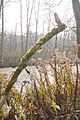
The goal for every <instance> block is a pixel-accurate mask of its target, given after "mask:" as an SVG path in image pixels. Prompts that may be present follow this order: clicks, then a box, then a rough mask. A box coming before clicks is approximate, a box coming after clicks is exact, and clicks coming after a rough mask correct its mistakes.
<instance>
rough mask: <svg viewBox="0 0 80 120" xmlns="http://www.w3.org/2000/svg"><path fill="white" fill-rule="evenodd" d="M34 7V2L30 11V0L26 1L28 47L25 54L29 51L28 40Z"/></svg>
mask: <svg viewBox="0 0 80 120" xmlns="http://www.w3.org/2000/svg"><path fill="white" fill-rule="evenodd" d="M33 5H34V0H33V1H32V5H31V10H30V9H29V8H30V0H26V8H27V21H26V47H25V52H26V51H27V49H28V39H29V31H30V23H31V16H32V12H33ZM29 11H30V12H29Z"/></svg>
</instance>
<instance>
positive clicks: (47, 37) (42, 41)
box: [0, 24, 66, 110]
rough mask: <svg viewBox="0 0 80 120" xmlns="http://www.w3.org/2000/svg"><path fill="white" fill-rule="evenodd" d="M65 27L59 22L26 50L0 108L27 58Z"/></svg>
mask: <svg viewBox="0 0 80 120" xmlns="http://www.w3.org/2000/svg"><path fill="white" fill-rule="evenodd" d="M65 28H66V26H65V24H61V25H60V26H58V27H57V28H53V29H52V30H51V32H48V33H47V34H46V35H45V36H43V37H42V38H40V39H39V40H38V41H37V42H36V44H35V45H34V46H33V47H32V48H31V49H29V50H28V52H27V53H26V54H25V55H24V56H23V57H22V58H21V61H20V63H19V64H18V67H17V69H16V71H15V72H14V74H13V76H12V78H11V80H10V81H9V83H8V85H7V87H6V89H5V92H4V95H3V96H2V98H1V99H3V102H2V103H1V101H0V110H1V108H2V106H3V104H4V103H5V99H4V98H5V97H4V96H7V95H8V94H9V92H10V90H11V88H12V87H13V85H14V83H15V82H16V81H17V78H18V76H19V74H20V73H21V72H22V70H23V69H24V68H26V66H27V64H28V61H29V59H30V58H31V57H32V56H33V55H34V54H35V53H36V51H37V50H39V49H40V48H41V46H42V45H44V44H45V43H46V42H48V41H49V40H50V39H51V38H52V37H54V36H55V35H56V34H58V33H59V32H61V31H63V30H64V29H65Z"/></svg>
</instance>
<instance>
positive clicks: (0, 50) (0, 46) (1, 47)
mask: <svg viewBox="0 0 80 120" xmlns="http://www.w3.org/2000/svg"><path fill="white" fill-rule="evenodd" d="M1 10H2V37H1V40H0V67H2V66H3V61H2V52H3V40H4V0H1Z"/></svg>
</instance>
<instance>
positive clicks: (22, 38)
mask: <svg viewBox="0 0 80 120" xmlns="http://www.w3.org/2000/svg"><path fill="white" fill-rule="evenodd" d="M20 26H21V50H22V53H21V56H22V55H23V30H22V27H23V26H22V0H20Z"/></svg>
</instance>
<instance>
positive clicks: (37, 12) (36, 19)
mask: <svg viewBox="0 0 80 120" xmlns="http://www.w3.org/2000/svg"><path fill="white" fill-rule="evenodd" d="M39 9H40V0H39V1H38V9H35V6H34V11H35V21H36V35H35V40H36V41H37V39H38V20H39Z"/></svg>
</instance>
